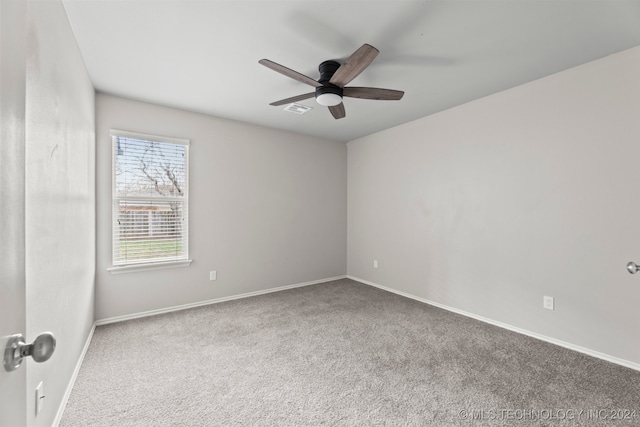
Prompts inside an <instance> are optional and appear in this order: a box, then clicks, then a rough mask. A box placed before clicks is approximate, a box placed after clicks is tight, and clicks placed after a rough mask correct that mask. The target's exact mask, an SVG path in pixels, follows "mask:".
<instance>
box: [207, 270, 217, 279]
mask: <svg viewBox="0 0 640 427" xmlns="http://www.w3.org/2000/svg"><path fill="white" fill-rule="evenodd" d="M217 278H218V273H217V272H216V271H215V270H213V271H210V272H209V280H216V279H217Z"/></svg>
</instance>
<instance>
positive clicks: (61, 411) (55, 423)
mask: <svg viewBox="0 0 640 427" xmlns="http://www.w3.org/2000/svg"><path fill="white" fill-rule="evenodd" d="M95 330H96V324H95V323H94V324H93V326H92V327H91V330H90V331H89V336H87V340H86V341H85V343H84V347H83V348H82V352H81V353H80V357H79V358H78V362H77V363H76V367H75V369H74V370H73V374H72V375H71V379H70V380H69V384H67V389H66V390H65V392H64V396H62V401H61V402H60V406H59V407H58V412H57V413H56V418H55V419H54V420H53V424H51V426H52V427H58V425H59V424H60V421H61V420H62V414H64V410H65V408H66V407H67V402H68V401H69V396H71V391H72V390H73V386H74V385H75V383H76V378H78V373H80V368H81V367H82V362H83V361H84V356H85V355H86V354H87V350H89V344H91V339H92V338H93V332H94V331H95Z"/></svg>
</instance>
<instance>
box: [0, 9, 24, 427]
mask: <svg viewBox="0 0 640 427" xmlns="http://www.w3.org/2000/svg"><path fill="white" fill-rule="evenodd" d="M25 46H26V2H25V1H7V0H0V89H1V91H0V93H1V97H0V138H1V139H0V356H2V357H3V358H4V349H5V346H6V342H7V336H10V335H13V334H23V335H25V332H26V311H25V310H26V306H25V253H24V248H25V237H24V236H25V225H24V222H25V215H24V195H25V180H24V174H25V151H24V147H25V137H24V135H25V128H24V118H25V116H24V114H25V108H24V107H25V78H26V75H25V67H26V56H25V55H26V47H25ZM25 365H26V364H25V363H23V364H22V366H21V367H20V368H18V369H17V370H14V371H12V372H7V371H6V370H5V368H4V364H3V366H0V426H24V425H25V423H26V415H27V411H26V403H27V402H26V399H27V394H26V383H27V375H26V372H27V369H26V366H25Z"/></svg>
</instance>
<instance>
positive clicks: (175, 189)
mask: <svg viewBox="0 0 640 427" xmlns="http://www.w3.org/2000/svg"><path fill="white" fill-rule="evenodd" d="M111 137H112V140H113V215H112V217H113V268H110V269H109V270H111V271H112V272H116V271H120V270H133V269H138V270H140V269H146V268H157V267H167V266H182V265H189V263H190V262H191V261H190V260H189V259H188V258H189V238H188V236H189V219H188V218H189V216H188V202H189V183H188V163H189V141H188V140H182V139H175V138H165V137H158V136H151V135H142V134H134V133H131V132H123V131H116V130H112V131H111Z"/></svg>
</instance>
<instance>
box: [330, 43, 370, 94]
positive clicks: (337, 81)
mask: <svg viewBox="0 0 640 427" xmlns="http://www.w3.org/2000/svg"><path fill="white" fill-rule="evenodd" d="M378 53H379V51H378V49H376V48H375V47H373V46H371V45H369V44H366V43H365V44H363V45H362V46H360V48H359V49H358V50H356V51H355V52H353V54H351V56H350V57H349V59H347V62H345V63H344V64H342V65H341V66H340V68H338V69H337V70H336V72H335V73H334V74H333V77H331V80H329V83H331V84H334V85H336V86H340V87H345V85H347V84H348V83H349V82H350V81H351V80H353V79H355V78H356V77H357V76H358V74H360V73H361V72H362V71H363V70H364V69H365V68H367V67H368V66H369V64H371V62H372V61H373V60H374V59H375V58H376V56H378Z"/></svg>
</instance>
